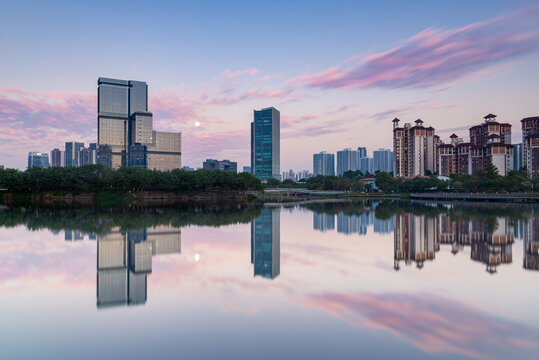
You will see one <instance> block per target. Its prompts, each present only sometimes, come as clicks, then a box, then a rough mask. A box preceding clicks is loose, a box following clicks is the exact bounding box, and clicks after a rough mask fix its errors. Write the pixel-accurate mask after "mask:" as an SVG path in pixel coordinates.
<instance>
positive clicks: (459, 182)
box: [376, 165, 539, 193]
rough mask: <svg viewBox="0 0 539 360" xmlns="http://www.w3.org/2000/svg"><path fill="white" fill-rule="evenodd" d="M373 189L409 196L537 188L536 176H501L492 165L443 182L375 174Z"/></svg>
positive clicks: (523, 172) (522, 173)
mask: <svg viewBox="0 0 539 360" xmlns="http://www.w3.org/2000/svg"><path fill="white" fill-rule="evenodd" d="M376 186H377V187H378V188H379V189H380V190H381V191H383V192H395V193H409V192H429V191H454V192H528V191H535V190H537V189H538V188H539V177H534V178H530V177H529V176H528V172H527V171H526V170H525V169H521V170H511V171H509V173H508V174H507V176H501V175H500V174H499V173H498V169H497V168H496V167H495V166H494V165H488V166H487V168H486V169H485V170H483V171H476V172H475V173H474V174H473V175H459V174H452V175H451V176H450V178H449V180H447V181H444V180H441V179H439V178H437V177H435V176H430V177H426V178H425V177H423V178H420V177H416V178H413V179H402V178H394V177H393V176H392V175H391V174H389V173H378V174H376Z"/></svg>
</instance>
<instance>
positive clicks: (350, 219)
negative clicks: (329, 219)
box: [337, 211, 374, 235]
mask: <svg viewBox="0 0 539 360" xmlns="http://www.w3.org/2000/svg"><path fill="white" fill-rule="evenodd" d="M373 223H374V212H363V213H351V214H347V213H344V212H342V211H341V212H339V213H338V214H337V232H339V233H343V234H346V235H351V234H359V235H366V234H367V227H368V226H369V225H372V224H373Z"/></svg>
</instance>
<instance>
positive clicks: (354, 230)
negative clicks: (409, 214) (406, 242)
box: [313, 210, 395, 235]
mask: <svg viewBox="0 0 539 360" xmlns="http://www.w3.org/2000/svg"><path fill="white" fill-rule="evenodd" d="M335 217H337V232H338V233H341V234H346V235H351V234H359V235H366V234H367V229H368V227H370V226H371V225H372V226H373V232H374V233H378V234H388V233H391V232H392V231H393V229H394V222H395V218H394V217H391V218H389V219H387V220H382V219H378V218H376V216H375V211H374V210H369V211H366V212H361V213H359V212H358V213H345V212H343V211H340V212H338V213H337V215H334V214H326V213H322V212H315V211H313V229H314V230H318V231H322V232H326V231H329V230H335Z"/></svg>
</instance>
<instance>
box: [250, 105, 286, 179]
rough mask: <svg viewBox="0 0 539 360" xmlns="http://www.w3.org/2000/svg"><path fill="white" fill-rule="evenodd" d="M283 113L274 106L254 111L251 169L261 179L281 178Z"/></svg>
mask: <svg viewBox="0 0 539 360" xmlns="http://www.w3.org/2000/svg"><path fill="white" fill-rule="evenodd" d="M280 124H281V114H280V112H279V111H278V110H277V109H275V108H274V107H269V108H265V109H262V110H259V111H257V110H255V111H254V121H253V122H252V123H251V171H252V174H253V175H254V176H256V177H257V178H259V179H260V180H267V179H270V178H274V179H278V180H280V179H281V174H280V173H281V171H280V163H281V160H280V158H281V144H280V141H281V140H280V139H281V128H280V126H281V125H280Z"/></svg>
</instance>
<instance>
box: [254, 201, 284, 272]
mask: <svg viewBox="0 0 539 360" xmlns="http://www.w3.org/2000/svg"><path fill="white" fill-rule="evenodd" d="M280 211H281V209H280V208H265V209H263V210H262V212H261V213H260V216H258V217H257V218H256V219H254V220H253V221H252V222H251V264H253V265H254V276H262V277H265V278H268V279H274V278H276V277H277V276H279V273H280V272H281V220H280Z"/></svg>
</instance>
